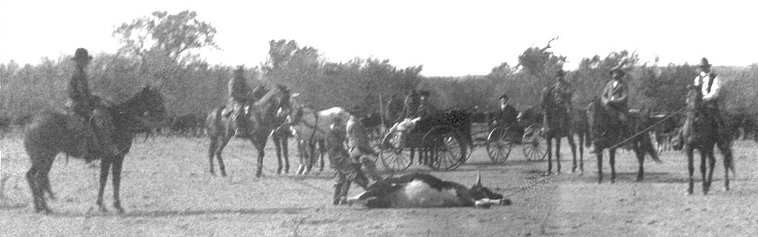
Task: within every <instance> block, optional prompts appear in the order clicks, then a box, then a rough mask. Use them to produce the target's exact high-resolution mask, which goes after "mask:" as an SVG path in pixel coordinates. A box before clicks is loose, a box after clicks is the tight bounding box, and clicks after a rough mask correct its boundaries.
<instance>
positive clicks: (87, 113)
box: [67, 48, 119, 162]
mask: <svg viewBox="0 0 758 237" xmlns="http://www.w3.org/2000/svg"><path fill="white" fill-rule="evenodd" d="M72 60H73V61H74V63H75V66H76V70H75V71H74V75H73V76H72V77H71V80H70V81H69V84H68V96H69V101H68V103H67V104H68V109H69V111H70V112H71V113H72V114H73V115H74V116H76V117H78V118H79V120H81V121H82V123H81V126H78V125H72V126H74V127H76V128H75V130H79V131H80V132H81V133H82V134H83V136H84V139H82V142H81V143H79V151H80V152H81V154H83V155H82V156H83V158H84V159H85V160H87V161H88V162H89V161H91V160H92V159H94V158H95V157H93V156H92V152H98V153H101V155H106V156H112V155H116V154H118V153H119V150H118V148H117V147H116V145H115V144H114V143H113V141H112V138H111V134H112V133H113V129H114V128H113V122H112V120H111V117H110V114H109V113H108V109H107V108H106V105H105V103H104V101H103V100H102V99H101V98H99V97H97V96H95V95H93V94H92V93H91V92H90V88H89V82H88V81H87V73H86V69H87V66H88V65H89V63H90V61H92V56H90V55H89V53H88V52H87V50H86V49H84V48H78V49H76V52H75V53H74V58H73V59H72ZM77 128H78V129H77Z"/></svg>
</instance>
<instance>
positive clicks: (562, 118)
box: [540, 69, 574, 133]
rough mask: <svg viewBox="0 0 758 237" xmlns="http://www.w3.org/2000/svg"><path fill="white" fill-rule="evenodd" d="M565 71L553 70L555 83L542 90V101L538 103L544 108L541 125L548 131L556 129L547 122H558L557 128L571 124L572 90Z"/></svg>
mask: <svg viewBox="0 0 758 237" xmlns="http://www.w3.org/2000/svg"><path fill="white" fill-rule="evenodd" d="M565 76H566V72H564V71H563V69H558V70H557V71H556V72H555V78H556V81H555V84H553V86H551V87H547V88H545V89H544V90H543V91H542V102H541V103H540V105H541V106H542V109H544V110H545V113H543V123H544V125H543V127H544V128H545V131H546V132H548V133H550V132H554V131H558V130H555V129H558V128H553V127H550V126H548V125H549V124H559V128H568V127H569V126H570V124H571V117H570V116H569V115H570V114H571V112H570V111H571V108H572V106H571V99H572V97H573V96H574V90H573V88H571V84H569V83H568V82H567V81H566V79H565ZM548 110H549V111H548ZM548 112H549V113H550V114H551V117H550V118H551V119H552V121H548Z"/></svg>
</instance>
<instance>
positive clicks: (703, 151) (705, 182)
mask: <svg viewBox="0 0 758 237" xmlns="http://www.w3.org/2000/svg"><path fill="white" fill-rule="evenodd" d="M706 150H707V148H705V146H704V148H703V149H701V150H700V175H702V176H703V178H702V179H703V194H708V176H707V175H708V174H707V173H706V172H707V170H708V167H706V162H708V161H707V160H706V159H707V158H708V152H707V151H706Z"/></svg>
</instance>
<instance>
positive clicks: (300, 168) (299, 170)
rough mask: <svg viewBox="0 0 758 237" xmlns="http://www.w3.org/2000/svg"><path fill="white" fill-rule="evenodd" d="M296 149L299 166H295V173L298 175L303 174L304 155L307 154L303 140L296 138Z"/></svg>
mask: <svg viewBox="0 0 758 237" xmlns="http://www.w3.org/2000/svg"><path fill="white" fill-rule="evenodd" d="M297 150H298V153H299V158H300V159H299V161H300V166H298V167H297V174H299V175H300V174H303V171H305V159H306V158H305V157H307V156H308V154H307V152H308V151H307V150H306V148H305V141H303V140H300V139H297Z"/></svg>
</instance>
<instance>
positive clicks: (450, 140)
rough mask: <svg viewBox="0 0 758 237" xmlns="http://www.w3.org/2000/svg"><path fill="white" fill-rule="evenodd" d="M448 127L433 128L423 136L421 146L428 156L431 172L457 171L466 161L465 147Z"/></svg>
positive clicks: (455, 133) (456, 134)
mask: <svg viewBox="0 0 758 237" xmlns="http://www.w3.org/2000/svg"><path fill="white" fill-rule="evenodd" d="M460 137H461V136H459V135H458V133H457V132H455V130H454V129H453V128H452V127H450V126H445V127H437V128H433V129H432V130H430V131H429V132H427V133H426V134H425V135H424V138H423V139H422V142H421V144H422V145H423V147H424V149H425V150H427V151H430V152H427V153H426V154H427V155H430V156H431V157H428V158H429V161H428V162H429V163H428V164H427V165H429V167H431V168H432V169H433V170H454V169H457V168H458V167H459V166H460V165H461V164H463V162H464V161H465V159H466V150H467V148H468V146H467V145H464V143H463V142H461V139H460Z"/></svg>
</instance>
